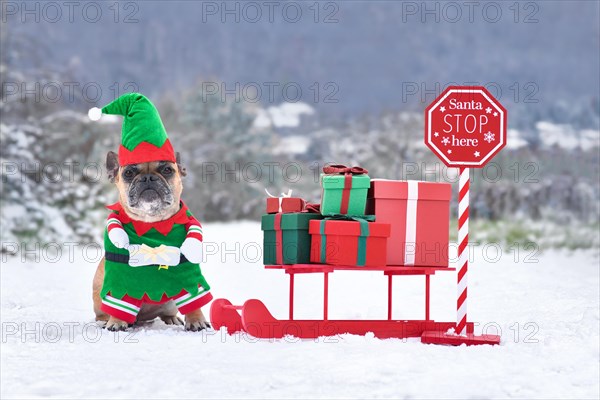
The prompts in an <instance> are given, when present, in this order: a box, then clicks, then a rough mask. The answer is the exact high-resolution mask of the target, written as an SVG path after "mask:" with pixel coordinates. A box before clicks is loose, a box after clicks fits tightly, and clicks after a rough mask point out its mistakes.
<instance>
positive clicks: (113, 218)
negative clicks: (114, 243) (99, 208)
mask: <svg viewBox="0 0 600 400" xmlns="http://www.w3.org/2000/svg"><path fill="white" fill-rule="evenodd" d="M115 228H121V229H123V224H122V223H121V220H120V219H119V214H117V213H111V214H110V215H109V216H108V218H107V219H106V230H107V231H108V232H110V231H111V230H113V229H115Z"/></svg>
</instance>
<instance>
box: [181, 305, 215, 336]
mask: <svg viewBox="0 0 600 400" xmlns="http://www.w3.org/2000/svg"><path fill="white" fill-rule="evenodd" d="M208 328H211V326H210V323H209V322H208V321H207V320H206V318H204V314H202V311H200V310H197V311H194V312H191V313H189V314H187V315H186V316H185V330H186V331H192V332H200V331H203V330H204V329H208Z"/></svg>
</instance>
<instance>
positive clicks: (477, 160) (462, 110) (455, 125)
mask: <svg viewBox="0 0 600 400" xmlns="http://www.w3.org/2000/svg"><path fill="white" fill-rule="evenodd" d="M506 121H507V113H506V110H505V109H504V107H502V105H501V104H500V103H499V102H498V101H497V100H496V99H495V98H494V97H493V96H492V95H491V94H490V92H488V91H487V90H486V89H485V88H484V87H482V86H450V87H448V88H447V89H446V90H444V92H443V93H442V94H440V95H439V96H438V98H437V99H435V100H434V101H433V102H432V103H431V104H430V105H429V106H428V107H427V108H426V109H425V144H427V146H428V147H429V148H430V149H431V150H432V151H433V152H434V153H435V154H437V156H438V157H439V158H440V159H441V160H442V161H443V162H444V164H446V165H447V166H448V167H463V168H481V167H483V166H484V165H485V164H486V163H487V162H488V161H489V160H491V159H492V157H494V156H495V155H496V154H497V153H498V152H499V151H500V150H501V149H502V148H503V147H504V146H505V145H506Z"/></svg>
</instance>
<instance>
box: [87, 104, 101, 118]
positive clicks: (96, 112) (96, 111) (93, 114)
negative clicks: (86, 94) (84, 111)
mask: <svg viewBox="0 0 600 400" xmlns="http://www.w3.org/2000/svg"><path fill="white" fill-rule="evenodd" d="M88 117H90V119H91V120H92V121H98V120H99V119H100V117H102V110H101V109H100V108H98V107H94V108H90V111H88Z"/></svg>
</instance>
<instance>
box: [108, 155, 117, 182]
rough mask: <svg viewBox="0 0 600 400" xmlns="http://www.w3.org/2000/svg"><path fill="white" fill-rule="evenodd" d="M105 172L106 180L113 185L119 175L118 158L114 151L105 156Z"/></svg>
mask: <svg viewBox="0 0 600 400" xmlns="http://www.w3.org/2000/svg"><path fill="white" fill-rule="evenodd" d="M106 171H107V173H108V180H109V181H111V183H114V182H115V178H116V177H117V174H118V173H119V156H118V155H117V153H115V152H114V151H109V152H108V154H106Z"/></svg>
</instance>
